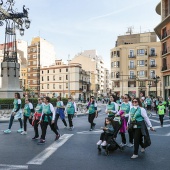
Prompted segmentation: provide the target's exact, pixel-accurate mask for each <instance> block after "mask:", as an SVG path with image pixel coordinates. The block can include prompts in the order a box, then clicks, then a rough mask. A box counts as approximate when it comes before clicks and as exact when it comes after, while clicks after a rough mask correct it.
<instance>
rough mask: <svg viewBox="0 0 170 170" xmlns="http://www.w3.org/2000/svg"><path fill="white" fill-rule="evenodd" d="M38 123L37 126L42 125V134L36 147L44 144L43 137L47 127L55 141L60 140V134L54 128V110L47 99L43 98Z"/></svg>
mask: <svg viewBox="0 0 170 170" xmlns="http://www.w3.org/2000/svg"><path fill="white" fill-rule="evenodd" d="M38 123H39V124H41V123H42V134H41V139H40V141H39V142H38V143H37V144H38V145H43V144H45V136H46V131H47V127H48V125H49V126H50V128H51V130H52V131H53V132H54V133H55V135H56V137H55V140H58V139H59V138H60V134H59V133H58V131H57V130H56V127H55V109H54V107H53V105H52V104H51V103H50V98H49V97H45V98H44V105H43V109H42V115H41V118H40V121H39V122H38Z"/></svg>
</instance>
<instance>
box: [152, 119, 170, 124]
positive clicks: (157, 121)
mask: <svg viewBox="0 0 170 170" xmlns="http://www.w3.org/2000/svg"><path fill="white" fill-rule="evenodd" d="M150 120H151V121H152V122H156V123H160V121H159V120H154V119H150ZM169 121H170V120H164V122H169Z"/></svg>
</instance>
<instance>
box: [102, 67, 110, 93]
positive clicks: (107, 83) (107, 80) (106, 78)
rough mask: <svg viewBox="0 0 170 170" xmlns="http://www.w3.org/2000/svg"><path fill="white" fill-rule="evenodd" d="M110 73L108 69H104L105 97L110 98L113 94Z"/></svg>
mask: <svg viewBox="0 0 170 170" xmlns="http://www.w3.org/2000/svg"><path fill="white" fill-rule="evenodd" d="M110 83H111V81H110V73H109V70H108V69H107V68H105V69H104V89H103V92H104V96H108V95H109V94H110V93H111V86H110Z"/></svg>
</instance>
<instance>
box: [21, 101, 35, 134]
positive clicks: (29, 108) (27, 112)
mask: <svg viewBox="0 0 170 170" xmlns="http://www.w3.org/2000/svg"><path fill="white" fill-rule="evenodd" d="M33 113H34V109H33V105H32V103H31V102H30V100H29V99H25V106H24V131H23V132H22V133H21V135H26V134H27V120H29V123H30V124H31V125H32V115H33Z"/></svg>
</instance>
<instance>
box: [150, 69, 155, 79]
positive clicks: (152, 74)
mask: <svg viewBox="0 0 170 170" xmlns="http://www.w3.org/2000/svg"><path fill="white" fill-rule="evenodd" d="M150 77H151V78H154V77H155V70H151V71H150Z"/></svg>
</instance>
